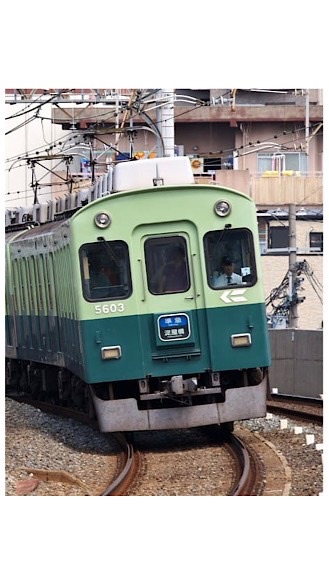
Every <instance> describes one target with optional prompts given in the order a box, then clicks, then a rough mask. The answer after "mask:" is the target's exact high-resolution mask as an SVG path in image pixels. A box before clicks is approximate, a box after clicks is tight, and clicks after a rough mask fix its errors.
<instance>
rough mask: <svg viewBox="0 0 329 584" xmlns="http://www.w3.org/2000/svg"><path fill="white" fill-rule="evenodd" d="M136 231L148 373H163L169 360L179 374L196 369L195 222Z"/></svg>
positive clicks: (137, 278) (198, 350) (139, 298)
mask: <svg viewBox="0 0 329 584" xmlns="http://www.w3.org/2000/svg"><path fill="white" fill-rule="evenodd" d="M159 229H160V226H159ZM134 235H135V237H138V245H137V246H136V247H135V249H136V250H137V249H138V251H139V253H138V257H136V258H135V262H134V263H135V269H136V276H135V284H136V289H135V292H136V293H137V302H138V310H139V324H140V334H141V339H142V343H141V344H142V347H143V356H144V364H145V374H146V375H159V367H160V366H162V367H163V364H164V362H167V363H168V362H169V363H170V364H171V367H170V370H171V371H172V370H173V369H177V374H178V372H179V373H184V372H189V371H192V370H193V361H194V360H195V359H196V358H199V357H200V354H201V347H200V325H199V322H198V311H197V308H198V307H199V305H200V302H201V292H200V291H198V289H197V281H200V279H201V276H200V273H199V270H200V268H199V261H198V262H196V261H195V258H196V257H198V258H199V250H198V241H197V237H196V232H195V230H194V228H193V226H192V225H191V224H190V223H189V224H188V225H186V223H185V222H177V224H175V231H170V232H166V233H164V232H163V226H162V231H161V232H160V231H159V233H157V226H150V225H148V226H142V227H140V228H139V229H138V230H137V231H136V232H135V234H134ZM136 243H137V242H136ZM180 356H182V357H183V356H184V362H183V363H182V359H178V358H179V357H180Z"/></svg>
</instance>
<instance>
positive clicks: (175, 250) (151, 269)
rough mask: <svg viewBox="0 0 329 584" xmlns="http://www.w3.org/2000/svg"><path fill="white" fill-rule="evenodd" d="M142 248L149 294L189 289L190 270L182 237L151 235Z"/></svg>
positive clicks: (171, 292) (173, 292) (172, 292)
mask: <svg viewBox="0 0 329 584" xmlns="http://www.w3.org/2000/svg"><path fill="white" fill-rule="evenodd" d="M144 249H145V263H146V274H147V284H148V289H149V291H150V292H151V294H175V293H177V292H186V290H188V289H189V287H190V272H189V266H188V261H187V248H186V241H185V239H184V238H183V237H180V236H172V237H152V238H151V239H148V240H147V241H146V242H145V247H144Z"/></svg>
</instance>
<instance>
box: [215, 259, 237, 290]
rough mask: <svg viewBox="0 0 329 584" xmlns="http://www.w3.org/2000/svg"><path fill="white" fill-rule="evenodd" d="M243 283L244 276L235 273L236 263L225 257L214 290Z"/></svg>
mask: <svg viewBox="0 0 329 584" xmlns="http://www.w3.org/2000/svg"><path fill="white" fill-rule="evenodd" d="M241 283H242V276H239V274H236V273H235V272H234V263H233V261H232V260H231V259H230V258H229V257H224V258H223V260H222V263H221V272H220V274H219V276H217V277H215V278H214V280H213V287H214V288H222V287H223V286H232V285H237V284H241Z"/></svg>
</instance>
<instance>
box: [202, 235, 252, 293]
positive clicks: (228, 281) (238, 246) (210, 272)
mask: <svg viewBox="0 0 329 584" xmlns="http://www.w3.org/2000/svg"><path fill="white" fill-rule="evenodd" d="M204 252H205V260H206V270H207V280H208V284H209V286H210V287H211V288H216V289H217V288H226V287H228V286H229V287H230V286H253V285H254V284H255V283H256V280H257V274H256V262H255V252H254V242H253V236H252V233H251V231H249V230H248V229H224V230H219V231H209V232H208V233H206V235H205V236H204Z"/></svg>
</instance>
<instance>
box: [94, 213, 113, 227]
mask: <svg viewBox="0 0 329 584" xmlns="http://www.w3.org/2000/svg"><path fill="white" fill-rule="evenodd" d="M95 223H96V225H97V227H100V229H105V228H106V227H109V225H111V217H110V215H108V213H98V214H97V215H95Z"/></svg>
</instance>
